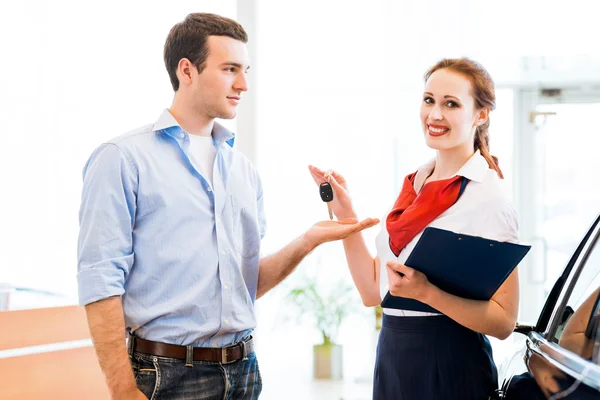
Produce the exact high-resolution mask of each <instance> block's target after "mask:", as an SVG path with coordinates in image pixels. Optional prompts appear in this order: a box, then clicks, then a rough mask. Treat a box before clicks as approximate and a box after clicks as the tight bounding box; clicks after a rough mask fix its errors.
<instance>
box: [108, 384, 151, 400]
mask: <svg viewBox="0 0 600 400" xmlns="http://www.w3.org/2000/svg"><path fill="white" fill-rule="evenodd" d="M112 399H113V400H148V398H147V397H146V395H145V394H144V393H142V392H141V390H139V389H138V388H137V387H136V388H134V389H132V390H131V391H129V392H125V393H119V394H113V395H112Z"/></svg>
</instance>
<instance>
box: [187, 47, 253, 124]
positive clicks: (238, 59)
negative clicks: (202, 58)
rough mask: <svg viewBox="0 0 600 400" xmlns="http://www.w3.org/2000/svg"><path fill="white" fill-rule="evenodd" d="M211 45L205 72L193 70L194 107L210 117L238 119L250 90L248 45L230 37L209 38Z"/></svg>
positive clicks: (192, 96)
mask: <svg viewBox="0 0 600 400" xmlns="http://www.w3.org/2000/svg"><path fill="white" fill-rule="evenodd" d="M207 46H208V49H209V54H208V58H207V59H206V64H205V67H204V69H203V70H202V72H201V73H200V74H198V72H197V71H196V69H195V68H194V69H193V71H192V76H193V78H192V84H191V90H192V93H191V98H192V101H193V103H194V105H195V107H194V108H195V109H196V111H197V112H198V113H200V114H203V115H206V116H208V117H209V118H222V119H231V118H234V117H235V116H236V113H237V106H238V104H239V102H240V99H241V95H242V92H245V91H247V90H248V82H247V80H246V74H247V72H248V69H249V68H250V66H249V64H250V59H249V56H248V49H247V48H246V44H245V43H243V42H240V41H239V40H236V39H233V38H230V37H227V36H209V37H208V40H207Z"/></svg>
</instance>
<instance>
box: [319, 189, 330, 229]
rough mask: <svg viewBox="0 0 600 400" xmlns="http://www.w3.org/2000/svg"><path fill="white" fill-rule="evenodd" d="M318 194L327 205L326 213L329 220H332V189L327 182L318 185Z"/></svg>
mask: <svg viewBox="0 0 600 400" xmlns="http://www.w3.org/2000/svg"><path fill="white" fill-rule="evenodd" d="M319 193H320V194H321V200H323V201H324V202H325V203H327V211H329V219H331V220H332V219H333V211H332V210H331V200H333V188H332V187H331V184H330V183H329V182H323V183H321V185H319Z"/></svg>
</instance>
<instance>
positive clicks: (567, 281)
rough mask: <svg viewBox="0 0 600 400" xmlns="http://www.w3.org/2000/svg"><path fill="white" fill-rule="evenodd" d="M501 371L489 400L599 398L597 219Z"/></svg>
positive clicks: (523, 329)
mask: <svg viewBox="0 0 600 400" xmlns="http://www.w3.org/2000/svg"><path fill="white" fill-rule="evenodd" d="M522 301H527V299H526V298H523V299H522ZM515 332H518V333H519V334H523V335H525V336H526V339H525V340H524V341H523V343H524V344H523V346H522V349H521V350H520V352H518V353H516V354H515V356H514V357H513V358H512V359H511V360H510V362H509V363H508V364H507V365H506V366H505V368H503V371H502V370H501V382H502V385H501V388H500V389H499V390H498V391H497V392H496V394H495V395H494V396H492V397H490V399H496V400H497V399H504V400H521V399H523V400H525V399H527V400H537V399H540V400H541V399H578V400H587V399H596V400H600V216H598V218H596V220H595V221H594V223H593V224H592V226H591V227H590V229H589V230H588V231H587V233H586V234H585V236H584V237H583V239H582V240H581V243H579V245H578V246H577V249H576V250H575V252H574V254H573V256H572V257H571V259H570V260H569V262H568V264H567V265H566V267H565V269H564V271H563V273H562V274H561V276H560V277H559V278H558V280H557V281H556V283H555V284H554V287H553V288H552V290H551V292H550V293H549V295H548V298H547V300H546V303H545V305H544V308H543V310H542V313H541V315H540V316H539V319H538V321H537V324H536V325H535V326H527V325H519V324H517V327H516V329H515Z"/></svg>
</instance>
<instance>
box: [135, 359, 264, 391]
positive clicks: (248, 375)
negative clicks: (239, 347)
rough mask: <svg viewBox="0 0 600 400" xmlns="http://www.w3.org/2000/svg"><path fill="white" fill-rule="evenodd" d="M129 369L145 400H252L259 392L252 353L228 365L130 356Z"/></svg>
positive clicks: (260, 381)
mask: <svg viewBox="0 0 600 400" xmlns="http://www.w3.org/2000/svg"><path fill="white" fill-rule="evenodd" d="M131 367H132V369H133V375H134V376H135V382H136V384H137V387H138V389H140V390H141V391H142V393H144V394H145V395H146V397H148V399H151V400H154V399H159V400H160V399H169V400H170V399H177V400H238V399H239V400H242V399H243V400H254V399H258V396H259V395H260V392H261V389H262V380H261V377H260V371H259V369H258V362H257V360H256V354H255V353H251V354H248V359H247V360H239V361H235V362H233V363H231V364H220V363H217V362H212V361H194V366H193V367H186V366H185V360H179V359H176V358H166V357H157V356H153V355H148V354H142V353H137V352H136V353H133V355H132V357H131Z"/></svg>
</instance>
